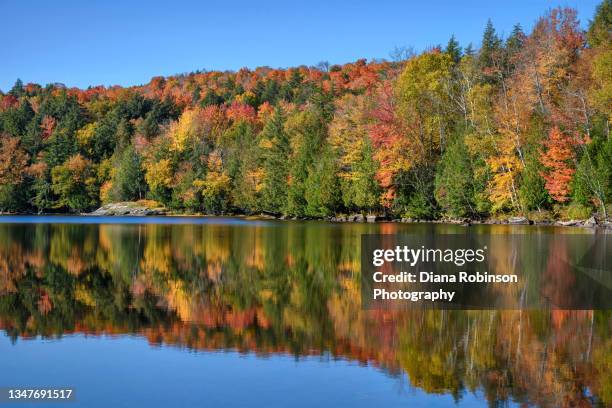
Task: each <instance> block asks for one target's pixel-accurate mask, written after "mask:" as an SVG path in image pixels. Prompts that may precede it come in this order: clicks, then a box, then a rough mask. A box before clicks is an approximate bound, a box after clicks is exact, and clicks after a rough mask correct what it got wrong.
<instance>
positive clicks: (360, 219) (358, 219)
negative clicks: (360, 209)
mask: <svg viewBox="0 0 612 408" xmlns="http://www.w3.org/2000/svg"><path fill="white" fill-rule="evenodd" d="M351 217H352V218H353V222H364V221H365V217H364V216H363V214H355V215H352V216H351Z"/></svg>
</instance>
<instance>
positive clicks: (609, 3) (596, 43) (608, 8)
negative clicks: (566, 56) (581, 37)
mask: <svg viewBox="0 0 612 408" xmlns="http://www.w3.org/2000/svg"><path fill="white" fill-rule="evenodd" d="M611 27H612V0H603V1H602V2H601V3H600V4H599V5H598V6H597V9H596V10H595V18H594V19H593V20H592V21H590V22H589V29H588V31H587V40H588V43H589V46H590V47H602V46H604V47H609V46H610V43H611V42H612V30H611Z"/></svg>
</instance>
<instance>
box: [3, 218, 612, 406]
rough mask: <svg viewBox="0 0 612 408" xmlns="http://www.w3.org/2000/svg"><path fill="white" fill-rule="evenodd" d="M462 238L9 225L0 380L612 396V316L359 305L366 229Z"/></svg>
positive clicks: (420, 227)
mask: <svg viewBox="0 0 612 408" xmlns="http://www.w3.org/2000/svg"><path fill="white" fill-rule="evenodd" d="M470 230H471V231H473V232H475V233H479V234H510V233H526V234H548V233H564V234H565V233H584V232H585V231H586V230H582V231H581V230H578V229H572V228H562V229H555V228H543V227H542V228H541V227H532V226H531V227H529V226H528V227H522V226H514V227H512V226H502V225H499V226H475V227H470ZM464 231H465V228H464V227H460V226H453V225H440V224H436V225H434V224H417V225H404V224H391V223H389V224H330V223H319V222H308V223H301V222H276V221H257V220H245V219H238V218H197V217H159V218H157V217H148V218H129V217H125V218H124V217H112V218H105V217H0V329H1V330H2V334H1V335H0V356H1V357H0V361H1V362H2V365H1V368H0V387H2V386H16V387H21V386H58V387H66V386H70V387H75V389H76V395H77V401H76V402H70V403H67V404H66V406H69V407H80V406H83V407H109V406H113V407H114V406H126V407H134V406H147V407H158V406H159V407H167V406H185V407H192V406H223V407H233V406H236V407H243V406H266V407H287V406H304V407H310V406H335V407H345V406H346V407H361V406H363V407H369V406H373V405H378V406H381V407H408V406H410V407H419V406H423V407H430V406H434V407H435V406H440V407H443V406H449V405H451V406H466V407H472V406H546V407H547V406H551V407H556V406H609V405H610V404H612V337H611V336H610V335H611V334H612V314H611V313H610V312H606V311H522V312H521V311H512V310H508V311H433V310H430V311H424V310H413V311H381V310H378V311H377V310H369V311H368V310H364V309H362V307H361V299H360V236H361V234H364V233H389V234H394V233H413V234H426V233H428V234H429V233H435V234H446V233H461V232H464ZM586 232H588V231H586ZM535 255H537V254H535ZM559 255H560V253H559V252H558V250H557V252H551V254H550V255H549V256H548V258H550V259H548V258H547V259H545V260H543V261H542V260H539V262H547V263H548V264H549V265H552V266H551V268H552V270H554V265H555V264H554V261H555V259H558V258H559ZM561 255H562V254H561ZM500 256H502V258H503V256H505V254H501V255H500ZM535 257H536V258H537V256H535ZM551 268H549V270H551ZM16 406H17V405H16ZM20 406H23V405H20ZM36 406H43V405H41V404H37V405H36ZM51 406H59V405H58V404H53V405H51Z"/></svg>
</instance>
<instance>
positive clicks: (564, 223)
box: [557, 220, 580, 227]
mask: <svg viewBox="0 0 612 408" xmlns="http://www.w3.org/2000/svg"><path fill="white" fill-rule="evenodd" d="M557 224H558V225H562V226H564V227H573V226H575V225H578V224H580V221H577V220H569V221H557Z"/></svg>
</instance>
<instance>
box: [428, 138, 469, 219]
mask: <svg viewBox="0 0 612 408" xmlns="http://www.w3.org/2000/svg"><path fill="white" fill-rule="evenodd" d="M435 188H436V191H435V195H436V200H437V202H438V204H439V205H440V207H441V208H442V209H443V210H444V212H445V213H446V214H447V215H448V216H450V217H453V218H456V217H466V216H473V215H475V214H476V207H475V204H474V180H473V170H472V165H471V163H470V156H469V153H468V150H467V148H466V146H465V143H464V141H463V136H462V135H460V136H458V137H457V138H456V139H455V140H454V141H453V142H452V143H450V145H449V146H448V147H447V149H446V151H445V152H444V155H442V158H441V160H440V162H439V164H438V170H437V174H436V180H435Z"/></svg>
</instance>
